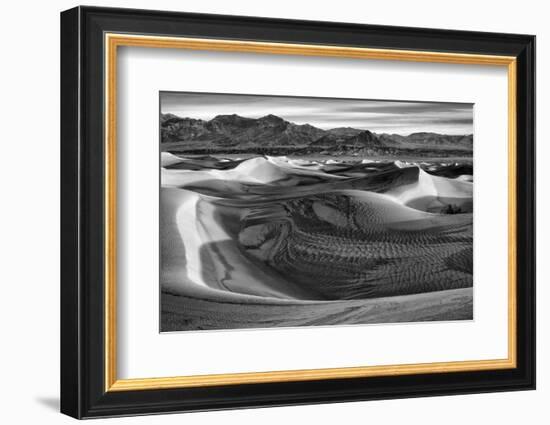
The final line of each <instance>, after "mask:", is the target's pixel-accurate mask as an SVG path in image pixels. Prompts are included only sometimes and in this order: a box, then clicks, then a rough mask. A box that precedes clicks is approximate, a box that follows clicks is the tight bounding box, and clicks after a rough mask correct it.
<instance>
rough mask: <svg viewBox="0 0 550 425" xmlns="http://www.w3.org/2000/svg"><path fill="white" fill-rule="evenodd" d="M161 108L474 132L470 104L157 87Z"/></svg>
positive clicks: (376, 128) (324, 124)
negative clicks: (264, 94)
mask: <svg viewBox="0 0 550 425" xmlns="http://www.w3.org/2000/svg"><path fill="white" fill-rule="evenodd" d="M160 109H161V112H162V113H172V114H174V115H177V116H180V117H187V118H195V119H202V120H210V119H212V118H214V117H215V116H216V115H230V114H237V115H241V116H243V117H248V118H260V117H263V116H265V115H269V114H273V115H277V116H279V117H281V118H284V119H285V120H287V121H290V122H293V123H296V124H311V125H313V126H315V127H319V128H322V129H325V130H327V129H331V128H336V127H353V128H358V129H364V130H370V131H372V132H375V133H396V134H402V135H408V134H411V133H416V132H421V131H428V132H434V133H441V134H472V133H473V104H470V103H436V102H408V101H393V100H363V99H331V98H315V97H285V96H252V95H239V94H220V93H190V92H161V94H160Z"/></svg>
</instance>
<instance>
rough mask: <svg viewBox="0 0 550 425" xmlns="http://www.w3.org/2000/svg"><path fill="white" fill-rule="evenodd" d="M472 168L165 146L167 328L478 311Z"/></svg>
mask: <svg viewBox="0 0 550 425" xmlns="http://www.w3.org/2000/svg"><path fill="white" fill-rule="evenodd" d="M466 171H468V169H467V167H466ZM464 172H465V167H464V166H463V165H462V164H433V163H430V164H428V163H424V164H420V165H419V164H415V163H402V162H398V161H397V162H372V161H368V160H363V161H360V160H356V161H353V162H346V163H340V162H338V161H335V160H329V161H326V160H325V161H311V160H306V159H300V160H296V159H288V158H285V157H275V158H272V157H255V158H250V159H246V160H230V159H223V158H212V157H204V158H182V157H177V156H175V155H172V154H169V153H163V154H162V189H161V289H162V298H161V313H162V314H161V317H162V320H161V328H162V330H163V331H177V330H199V329H235V328H252V327H273V326H303V325H332V324H357V323H388V322H409V321H426V320H461V319H471V318H472V268H473V266H472V258H473V256H472V187H473V183H472V182H473V178H472V176H471V174H464Z"/></svg>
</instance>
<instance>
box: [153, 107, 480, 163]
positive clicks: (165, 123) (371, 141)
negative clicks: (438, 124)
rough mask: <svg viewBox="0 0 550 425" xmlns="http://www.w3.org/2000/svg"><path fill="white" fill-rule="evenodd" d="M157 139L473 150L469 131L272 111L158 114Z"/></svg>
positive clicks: (207, 145) (189, 145)
mask: <svg viewBox="0 0 550 425" xmlns="http://www.w3.org/2000/svg"><path fill="white" fill-rule="evenodd" d="M160 128H161V143H163V144H169V145H170V146H171V147H176V148H178V150H179V151H182V150H185V151H194V150H197V151H222V150H229V151H235V150H236V151H244V150H247V149H248V150H251V149H252V150H254V149H262V150H265V149H270V148H271V149H283V148H286V149H288V150H293V149H302V150H303V149H304V148H305V149H308V150H309V151H317V152H320V151H325V152H330V153H333V152H334V151H339V152H342V151H344V152H347V153H349V152H365V151H374V152H377V153H384V152H390V153H391V152H394V151H401V150H407V151H408V150H415V149H420V150H424V151H426V150H430V151H432V150H435V151H445V150H453V151H461V152H462V151H463V152H465V153H466V154H470V155H471V152H472V147H473V135H471V134H469V135H447V134H438V133H428V132H421V133H412V134H409V135H408V136H403V135H399V134H387V133H380V134H377V133H373V132H371V131H369V130H360V129H356V128H351V127H338V128H333V129H330V130H323V129H320V128H317V127H314V126H312V125H310V124H295V123H292V122H289V121H286V120H284V119H283V118H281V117H278V116H276V115H271V114H270V115H266V116H264V117H261V118H246V117H242V116H239V115H236V114H233V115H218V116H216V117H214V118H213V119H211V120H209V121H207V120H201V119H194V118H182V117H178V116H176V115H174V114H161V117H160Z"/></svg>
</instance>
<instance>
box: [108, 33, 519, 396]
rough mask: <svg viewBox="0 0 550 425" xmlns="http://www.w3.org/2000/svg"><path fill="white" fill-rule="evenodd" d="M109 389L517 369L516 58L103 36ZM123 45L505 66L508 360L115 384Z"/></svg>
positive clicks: (146, 380)
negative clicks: (119, 69)
mask: <svg viewBox="0 0 550 425" xmlns="http://www.w3.org/2000/svg"><path fill="white" fill-rule="evenodd" d="M104 42H105V140H104V143H105V188H104V189H105V235H104V236H105V376H104V378H105V391H135V390H150V389H166V388H182V387H204V386H215V385H237V384H254V383H269V382H289V381H312V380H321V379H338V378H358V377H374V376H390V375H411V374H416V373H447V372H461V371H481V370H496V369H510V368H515V367H516V364H517V363H516V327H517V323H516V308H517V305H516V285H517V280H516V261H517V234H516V231H517V229H516V202H517V200H516V199H517V198H516V84H517V77H516V58H515V57H513V56H493V55H477V54H462V53H443V52H423V51H410V50H392V49H370V48H358V47H340V46H328V45H307V44H285V43H266V42H255V41H235V40H213V39H197V38H179V37H159V36H144V35H128V34H115V33H106V34H105V40H104ZM119 46H133V47H150V48H170V49H191V50H209V51H230V52H249V53H263V54H282V55H303V56H325V57H326V56H328V57H341V58H356V59H376V60H398V61H406V62H436V63H451V64H470V65H494V66H504V67H507V71H508V356H507V358H505V359H495V360H469V361H454V362H436V363H419V364H398V365H382V366H361V367H342V368H326V369H303V370H284V371H269V372H247V373H229V374H215V375H192V376H175V377H152V378H137V379H135V378H132V379H118V378H117V372H116V364H117V350H116V347H117V338H116V336H117V324H116V276H117V273H116V265H117V256H116V248H117V243H116V234H117V230H116V211H117V204H116V199H117V198H116V188H117V181H116V163H117V158H116V143H117V142H116V135H117V132H116V123H117V119H116V116H117V111H116V106H117V48H118V47H119Z"/></svg>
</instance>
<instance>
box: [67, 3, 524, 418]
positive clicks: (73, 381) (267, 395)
mask: <svg viewBox="0 0 550 425" xmlns="http://www.w3.org/2000/svg"><path fill="white" fill-rule="evenodd" d="M105 32H119V33H138V34H151V35H171V36H187V37H198V38H201V37H202V38H220V39H238V40H254V41H269V42H286V43H305V44H326V45H333V46H354V47H371V48H386V49H392V48H394V49H400V50H422V51H435V52H453V53H478V54H488V55H509V56H515V57H517V76H518V82H517V248H518V249H517V252H518V254H517V305H518V310H517V320H518V322H517V368H515V369H509V370H493V371H480V372H454V373H433V374H418V375H409V376H386V377H370V378H348V379H332V380H322V381H309V382H308V381H306V382H286V383H264V384H247V385H230V386H221V387H220V386H217V387H205V388H180V389H167V390H145V391H124V392H105V391H104V354H105V350H104V348H105V344H104V302H103V300H104V285H103V284H104V267H105V264H104V232H103V229H104V224H105V223H104V205H105V204H104V171H105V170H104V146H103V138H104V122H103V120H104V116H103V112H104V104H105V103H104V101H105V99H104V90H103V88H104V70H103V66H104V45H103V35H104V33H105ZM534 388H535V37H534V36H530V35H517V34H499V33H480V32H467V31H451V30H433V29H421V28H406V27H388V26H373V25H357V24H345V23H329V22H314V21H295V20H284V19H265V18H253V17H241V16H221V15H204V14H191V13H177V12H161V11H146V10H133V9H111V8H96V7H86V6H81V7H76V8H74V9H70V10H67V11H65V12H62V13H61V412H62V413H65V414H67V415H70V416H73V417H75V418H92V417H105V416H122V415H138V414H148V413H165V412H182V411H201V410H219V409H231V408H242V407H262V406H277V405H296V404H313V403H328V402H343V401H355V400H373V399H387V398H405V397H419V396H433V395H450V394H467V393H483V392H494V391H511V390H525V389H534Z"/></svg>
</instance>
